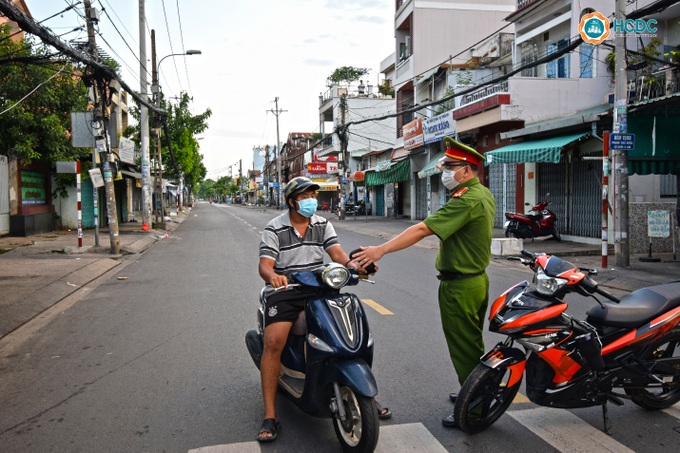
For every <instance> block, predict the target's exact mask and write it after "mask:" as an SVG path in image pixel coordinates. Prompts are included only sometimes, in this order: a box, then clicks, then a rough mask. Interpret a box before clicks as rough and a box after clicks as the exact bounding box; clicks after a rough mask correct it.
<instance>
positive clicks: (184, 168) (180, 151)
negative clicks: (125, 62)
mask: <svg viewBox="0 0 680 453" xmlns="http://www.w3.org/2000/svg"><path fill="white" fill-rule="evenodd" d="M190 103H191V98H190V97H189V95H188V94H187V93H182V94H181V95H180V97H179V99H178V101H177V103H176V104H172V103H169V102H167V101H166V99H164V98H162V97H161V101H160V107H161V109H162V110H165V111H166V121H167V131H168V133H169V136H170V143H171V147H172V154H171V153H170V149H169V148H168V138H167V136H166V129H165V127H163V126H161V132H162V135H161V153H162V160H163V174H164V176H165V175H167V177H168V178H171V179H172V178H175V179H178V178H179V173H178V172H180V173H182V174H183V175H184V183H185V184H186V186H187V188H188V189H189V191H190V192H191V193H196V190H197V189H198V186H199V184H200V182H201V181H203V178H205V175H206V173H207V171H206V168H205V165H204V164H203V155H202V154H201V153H200V146H199V143H198V140H197V139H196V135H198V134H201V133H203V132H205V130H206V129H207V128H208V118H210V116H211V115H212V111H211V110H210V109H207V110H206V111H205V112H203V113H201V114H199V115H193V114H192V113H191V112H190V111H189V105H190ZM131 114H132V116H133V117H134V118H135V119H136V120H137V124H135V125H133V126H130V127H128V128H127V129H126V130H125V131H124V133H123V135H125V136H126V137H128V138H131V139H132V140H134V141H136V142H137V143H140V142H141V139H140V135H139V120H140V111H139V109H138V108H133V109H131ZM173 157H174V163H176V164H177V166H176V167H175V165H174V164H173Z"/></svg>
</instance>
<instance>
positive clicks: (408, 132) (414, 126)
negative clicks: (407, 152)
mask: <svg viewBox="0 0 680 453" xmlns="http://www.w3.org/2000/svg"><path fill="white" fill-rule="evenodd" d="M402 133H403V135H404V149H413V148H417V147H419V146H421V145H422V144H423V120H422V119H420V118H417V119H415V120H413V121H411V122H410V123H408V124H405V125H404V126H403V127H402Z"/></svg>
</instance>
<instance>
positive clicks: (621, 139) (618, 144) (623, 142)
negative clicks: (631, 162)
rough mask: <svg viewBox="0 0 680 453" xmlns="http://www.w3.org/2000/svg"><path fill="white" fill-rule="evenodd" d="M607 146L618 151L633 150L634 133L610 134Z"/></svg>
mask: <svg viewBox="0 0 680 453" xmlns="http://www.w3.org/2000/svg"><path fill="white" fill-rule="evenodd" d="M609 148H611V149H616V150H619V151H631V150H634V149H635V134H611V135H610V136H609Z"/></svg>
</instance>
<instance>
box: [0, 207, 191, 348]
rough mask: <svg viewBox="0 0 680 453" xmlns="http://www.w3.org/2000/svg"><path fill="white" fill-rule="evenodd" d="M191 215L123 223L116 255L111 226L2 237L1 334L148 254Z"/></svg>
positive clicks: (0, 263)
mask: <svg viewBox="0 0 680 453" xmlns="http://www.w3.org/2000/svg"><path fill="white" fill-rule="evenodd" d="M187 215H188V214H187V213H184V214H179V215H178V216H173V217H169V218H170V219H171V221H167V218H166V222H165V229H164V230H160V229H157V230H148V231H143V230H142V228H141V226H142V224H141V223H124V224H120V225H119V235H118V237H119V241H120V246H121V253H120V254H117V255H116V254H111V253H110V250H111V249H110V245H111V240H110V237H109V230H108V228H100V230H99V246H95V233H94V230H86V231H85V232H84V234H83V247H82V248H79V247H78V232H77V231H75V230H64V231H54V232H51V233H43V234H37V235H34V236H29V237H0V294H1V295H2V296H1V297H0V338H2V337H3V336H5V335H7V334H8V333H9V332H11V331H13V330H14V329H16V328H18V327H19V326H21V325H22V324H24V323H25V322H27V321H29V320H31V319H32V318H34V317H35V316H37V315H38V314H39V313H41V312H42V311H43V310H46V309H47V308H49V307H51V306H52V305H54V304H55V303H57V302H59V301H60V300H62V299H64V298H65V297H67V296H69V295H70V294H72V293H74V292H75V291H77V290H78V289H79V288H81V287H82V286H84V285H87V284H88V283H90V282H92V281H93V280H95V279H96V278H98V277H100V276H101V275H103V274H105V273H106V272H108V271H110V270H112V269H114V268H116V267H117V266H119V265H121V264H122V263H123V262H124V261H125V259H126V258H125V257H126V256H128V255H135V254H140V253H143V252H144V251H145V250H147V249H148V248H149V247H151V246H152V245H153V244H154V243H155V242H156V241H159V240H162V239H164V238H166V237H168V235H169V234H171V233H172V232H173V231H174V230H175V229H176V228H177V227H178V226H179V225H180V224H181V223H182V222H183V221H184V219H185V218H186V216H187Z"/></svg>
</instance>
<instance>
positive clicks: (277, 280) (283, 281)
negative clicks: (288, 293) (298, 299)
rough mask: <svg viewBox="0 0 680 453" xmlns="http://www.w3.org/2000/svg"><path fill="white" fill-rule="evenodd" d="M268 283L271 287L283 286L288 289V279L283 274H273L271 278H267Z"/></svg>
mask: <svg viewBox="0 0 680 453" xmlns="http://www.w3.org/2000/svg"><path fill="white" fill-rule="evenodd" d="M269 284H270V285H271V286H272V288H281V287H284V288H286V289H288V279H287V278H286V276H285V275H279V274H276V275H274V276H273V277H272V278H270V279H269Z"/></svg>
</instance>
